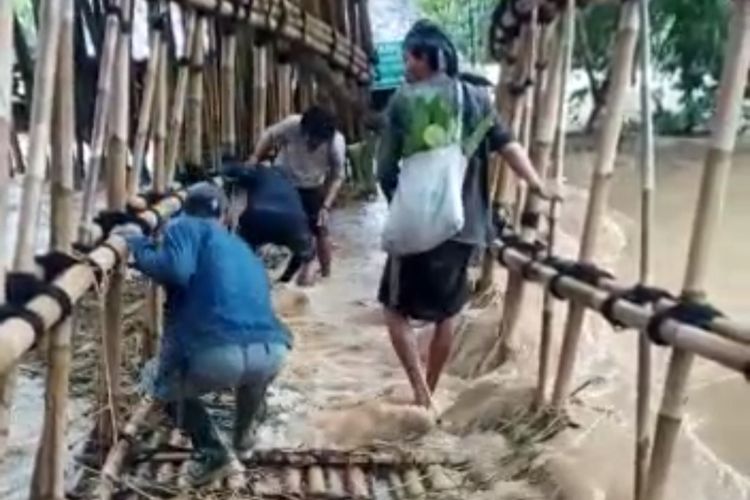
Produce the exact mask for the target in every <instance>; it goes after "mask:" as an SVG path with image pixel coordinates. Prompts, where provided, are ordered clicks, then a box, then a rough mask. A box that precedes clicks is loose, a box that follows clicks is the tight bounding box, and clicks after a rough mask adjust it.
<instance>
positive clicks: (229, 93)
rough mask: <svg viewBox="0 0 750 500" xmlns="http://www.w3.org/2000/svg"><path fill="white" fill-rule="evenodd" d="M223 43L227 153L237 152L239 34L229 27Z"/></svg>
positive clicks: (223, 138) (223, 137)
mask: <svg viewBox="0 0 750 500" xmlns="http://www.w3.org/2000/svg"><path fill="white" fill-rule="evenodd" d="M228 30H229V31H228V32H227V33H226V34H225V35H224V37H223V40H222V44H221V89H222V90H221V105H222V106H221V146H222V149H223V150H224V152H225V153H228V154H230V155H234V154H236V153H237V121H236V111H235V109H236V105H237V97H236V96H237V90H236V85H237V77H236V61H237V34H236V33H235V31H234V29H233V27H231V28H228Z"/></svg>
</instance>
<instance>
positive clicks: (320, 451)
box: [73, 403, 465, 500]
mask: <svg viewBox="0 0 750 500" xmlns="http://www.w3.org/2000/svg"><path fill="white" fill-rule="evenodd" d="M229 410H230V409H229V408H220V409H219V411H220V412H222V413H226V412H229ZM191 451H192V450H191V448H190V444H189V441H188V440H187V438H185V437H184V436H183V435H181V433H180V432H179V431H176V430H172V429H171V428H170V427H169V426H168V425H167V424H166V423H165V422H164V420H163V419H162V418H161V416H160V415H159V414H158V413H157V410H156V409H155V408H154V407H152V406H151V405H150V404H148V403H144V404H142V405H141V406H139V407H138V408H136V410H135V411H134V412H133V415H132V417H131V420H130V422H129V423H128V425H126V427H125V429H124V430H123V434H122V437H121V439H120V441H119V442H118V444H117V445H116V446H114V447H112V449H111V450H110V452H109V455H108V457H107V461H106V464H105V466H104V469H103V470H102V472H101V473H100V474H98V475H96V477H94V476H92V475H91V474H89V478H88V479H89V480H88V481H81V483H80V484H81V486H79V488H78V489H77V490H76V491H75V492H74V493H73V496H75V497H80V498H92V497H96V498H100V499H109V498H118V499H120V498H123V499H137V498H248V499H254V500H255V499H258V500H260V499H321V500H322V499H363V500H364V499H374V500H391V499H393V500H397V499H402V498H440V499H452V498H461V496H460V495H459V488H460V487H461V485H462V483H463V477H462V472H461V471H462V468H463V466H464V465H465V464H464V463H463V462H461V461H458V460H455V459H452V458H451V457H450V456H444V455H435V454H426V453H411V452H406V451H394V450H393V449H377V448H369V449H362V450H341V449H325V448H317V449H284V448H261V449H258V450H256V451H255V452H254V454H253V455H252V456H251V457H250V458H249V459H248V460H245V461H244V462H243V463H242V464H240V463H235V465H234V470H233V472H232V473H231V474H230V475H229V476H228V477H227V478H225V479H223V480H221V481H215V482H213V483H211V484H209V485H207V486H205V487H203V488H200V489H197V490H194V489H191V488H190V487H188V486H187V483H186V474H185V472H186V470H187V466H188V461H189V459H190V456H191ZM84 485H85V486H84Z"/></svg>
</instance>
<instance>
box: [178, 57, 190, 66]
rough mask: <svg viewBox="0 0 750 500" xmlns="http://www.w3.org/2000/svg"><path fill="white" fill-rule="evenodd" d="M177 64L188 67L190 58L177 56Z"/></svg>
mask: <svg viewBox="0 0 750 500" xmlns="http://www.w3.org/2000/svg"><path fill="white" fill-rule="evenodd" d="M177 66H178V67H183V68H184V67H189V66H190V58H189V57H187V56H180V57H178V58H177Z"/></svg>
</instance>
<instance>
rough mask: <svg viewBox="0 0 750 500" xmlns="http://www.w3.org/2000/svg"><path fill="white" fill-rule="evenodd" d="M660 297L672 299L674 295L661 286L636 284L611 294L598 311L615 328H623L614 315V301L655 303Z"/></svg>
mask: <svg viewBox="0 0 750 500" xmlns="http://www.w3.org/2000/svg"><path fill="white" fill-rule="evenodd" d="M662 299H674V296H673V295H672V294H671V293H669V291H668V290H665V289H663V288H657V287H649V286H644V285H641V284H638V285H635V286H634V287H632V288H629V289H628V290H625V291H624V292H622V293H613V294H611V295H610V296H609V297H607V300H605V301H604V302H603V303H602V305H601V307H600V308H599V311H600V312H601V313H602V316H604V318H605V319H606V320H607V321H608V322H609V323H610V324H611V325H612V326H613V327H614V328H615V329H621V328H625V325H624V324H622V322H620V321H619V320H618V319H617V318H615V317H614V306H615V302H617V301H618V300H627V301H628V302H632V303H634V304H638V305H646V304H652V305H655V304H656V303H657V302H659V301H660V300H662Z"/></svg>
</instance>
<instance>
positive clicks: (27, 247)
mask: <svg viewBox="0 0 750 500" xmlns="http://www.w3.org/2000/svg"><path fill="white" fill-rule="evenodd" d="M39 12H40V13H41V14H40V23H39V45H38V46H37V60H36V65H35V67H34V90H33V94H32V95H33V96H34V99H33V102H32V103H31V115H30V124H29V127H30V129H29V149H28V151H29V161H28V165H27V169H26V176H25V177H24V182H23V195H22V198H21V213H20V217H19V225H18V238H17V240H16V248H15V255H14V259H13V269H14V270H15V271H20V272H33V271H34V267H35V264H34V250H35V246H36V241H37V231H36V230H37V228H38V227H39V224H38V222H39V214H40V206H41V204H42V203H41V202H42V187H43V184H44V174H45V168H46V166H47V148H48V146H49V136H50V119H51V115H52V99H53V96H54V84H55V71H56V69H57V47H58V44H59V38H60V22H61V15H60V4H59V3H58V2H56V1H54V0H47V1H45V2H42V3H41V4H40V6H39ZM16 376H17V373H16V368H15V367H14V368H13V369H11V370H9V371H8V372H7V373H4V374H2V376H0V440H2V439H5V438H6V437H7V436H8V433H9V426H10V412H11V406H12V403H13V393H14V390H15V383H16ZM5 445H7V443H3V442H0V457H2V456H3V455H4V453H5Z"/></svg>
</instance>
